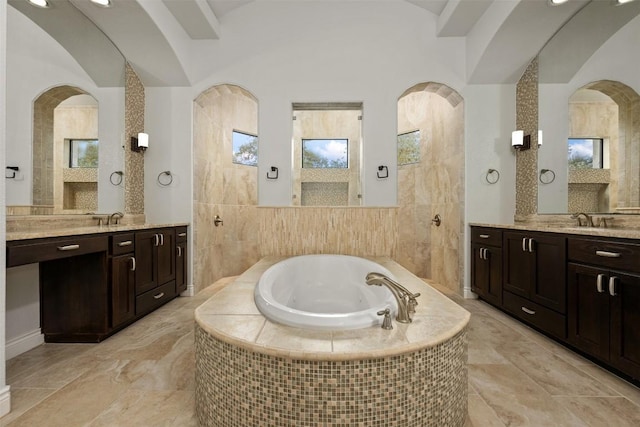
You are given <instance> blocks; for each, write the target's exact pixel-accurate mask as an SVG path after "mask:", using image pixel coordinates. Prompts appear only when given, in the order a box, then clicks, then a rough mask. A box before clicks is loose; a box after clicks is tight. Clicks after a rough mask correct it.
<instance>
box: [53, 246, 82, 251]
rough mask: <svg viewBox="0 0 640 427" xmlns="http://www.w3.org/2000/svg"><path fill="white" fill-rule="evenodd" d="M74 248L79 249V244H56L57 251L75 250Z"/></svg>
mask: <svg viewBox="0 0 640 427" xmlns="http://www.w3.org/2000/svg"><path fill="white" fill-rule="evenodd" d="M76 249H80V245H66V246H58V250H59V251H75V250H76Z"/></svg>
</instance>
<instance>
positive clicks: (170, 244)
mask: <svg viewBox="0 0 640 427" xmlns="http://www.w3.org/2000/svg"><path fill="white" fill-rule="evenodd" d="M158 235H159V236H160V242H159V244H158V246H157V247H156V250H157V252H158V264H157V269H158V284H159V285H164V284H165V283H167V282H170V281H172V280H174V279H175V278H176V231H175V230H174V229H173V228H164V229H162V230H158Z"/></svg>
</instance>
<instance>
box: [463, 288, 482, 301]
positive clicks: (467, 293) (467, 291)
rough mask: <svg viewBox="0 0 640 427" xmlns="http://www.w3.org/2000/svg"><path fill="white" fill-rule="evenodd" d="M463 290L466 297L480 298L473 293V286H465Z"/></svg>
mask: <svg viewBox="0 0 640 427" xmlns="http://www.w3.org/2000/svg"><path fill="white" fill-rule="evenodd" d="M463 292H464V295H463V296H464V298H465V299H478V295H476V294H475V293H473V291H472V290H471V288H464V290H463Z"/></svg>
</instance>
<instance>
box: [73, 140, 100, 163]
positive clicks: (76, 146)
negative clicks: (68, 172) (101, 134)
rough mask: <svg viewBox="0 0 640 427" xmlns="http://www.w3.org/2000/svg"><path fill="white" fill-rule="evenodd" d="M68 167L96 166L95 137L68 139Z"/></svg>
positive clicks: (96, 144) (96, 141) (96, 147)
mask: <svg viewBox="0 0 640 427" xmlns="http://www.w3.org/2000/svg"><path fill="white" fill-rule="evenodd" d="M69 167H70V168H97V167H98V140H97V139H70V140H69Z"/></svg>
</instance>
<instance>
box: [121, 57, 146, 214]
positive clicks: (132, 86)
mask: <svg viewBox="0 0 640 427" xmlns="http://www.w3.org/2000/svg"><path fill="white" fill-rule="evenodd" d="M125 80H126V88H125V93H126V96H125V103H124V139H125V141H124V146H125V150H124V153H125V154H124V163H125V171H126V175H125V176H126V179H125V181H124V209H125V213H126V214H143V213H144V155H143V154H142V153H136V152H134V151H131V150H130V149H129V146H130V144H131V143H130V141H131V137H132V136H135V135H137V134H138V133H139V132H144V86H143V85H142V82H141V81H140V79H139V78H138V76H137V75H136V72H135V71H134V70H133V68H131V65H129V63H127V65H126V68H125Z"/></svg>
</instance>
